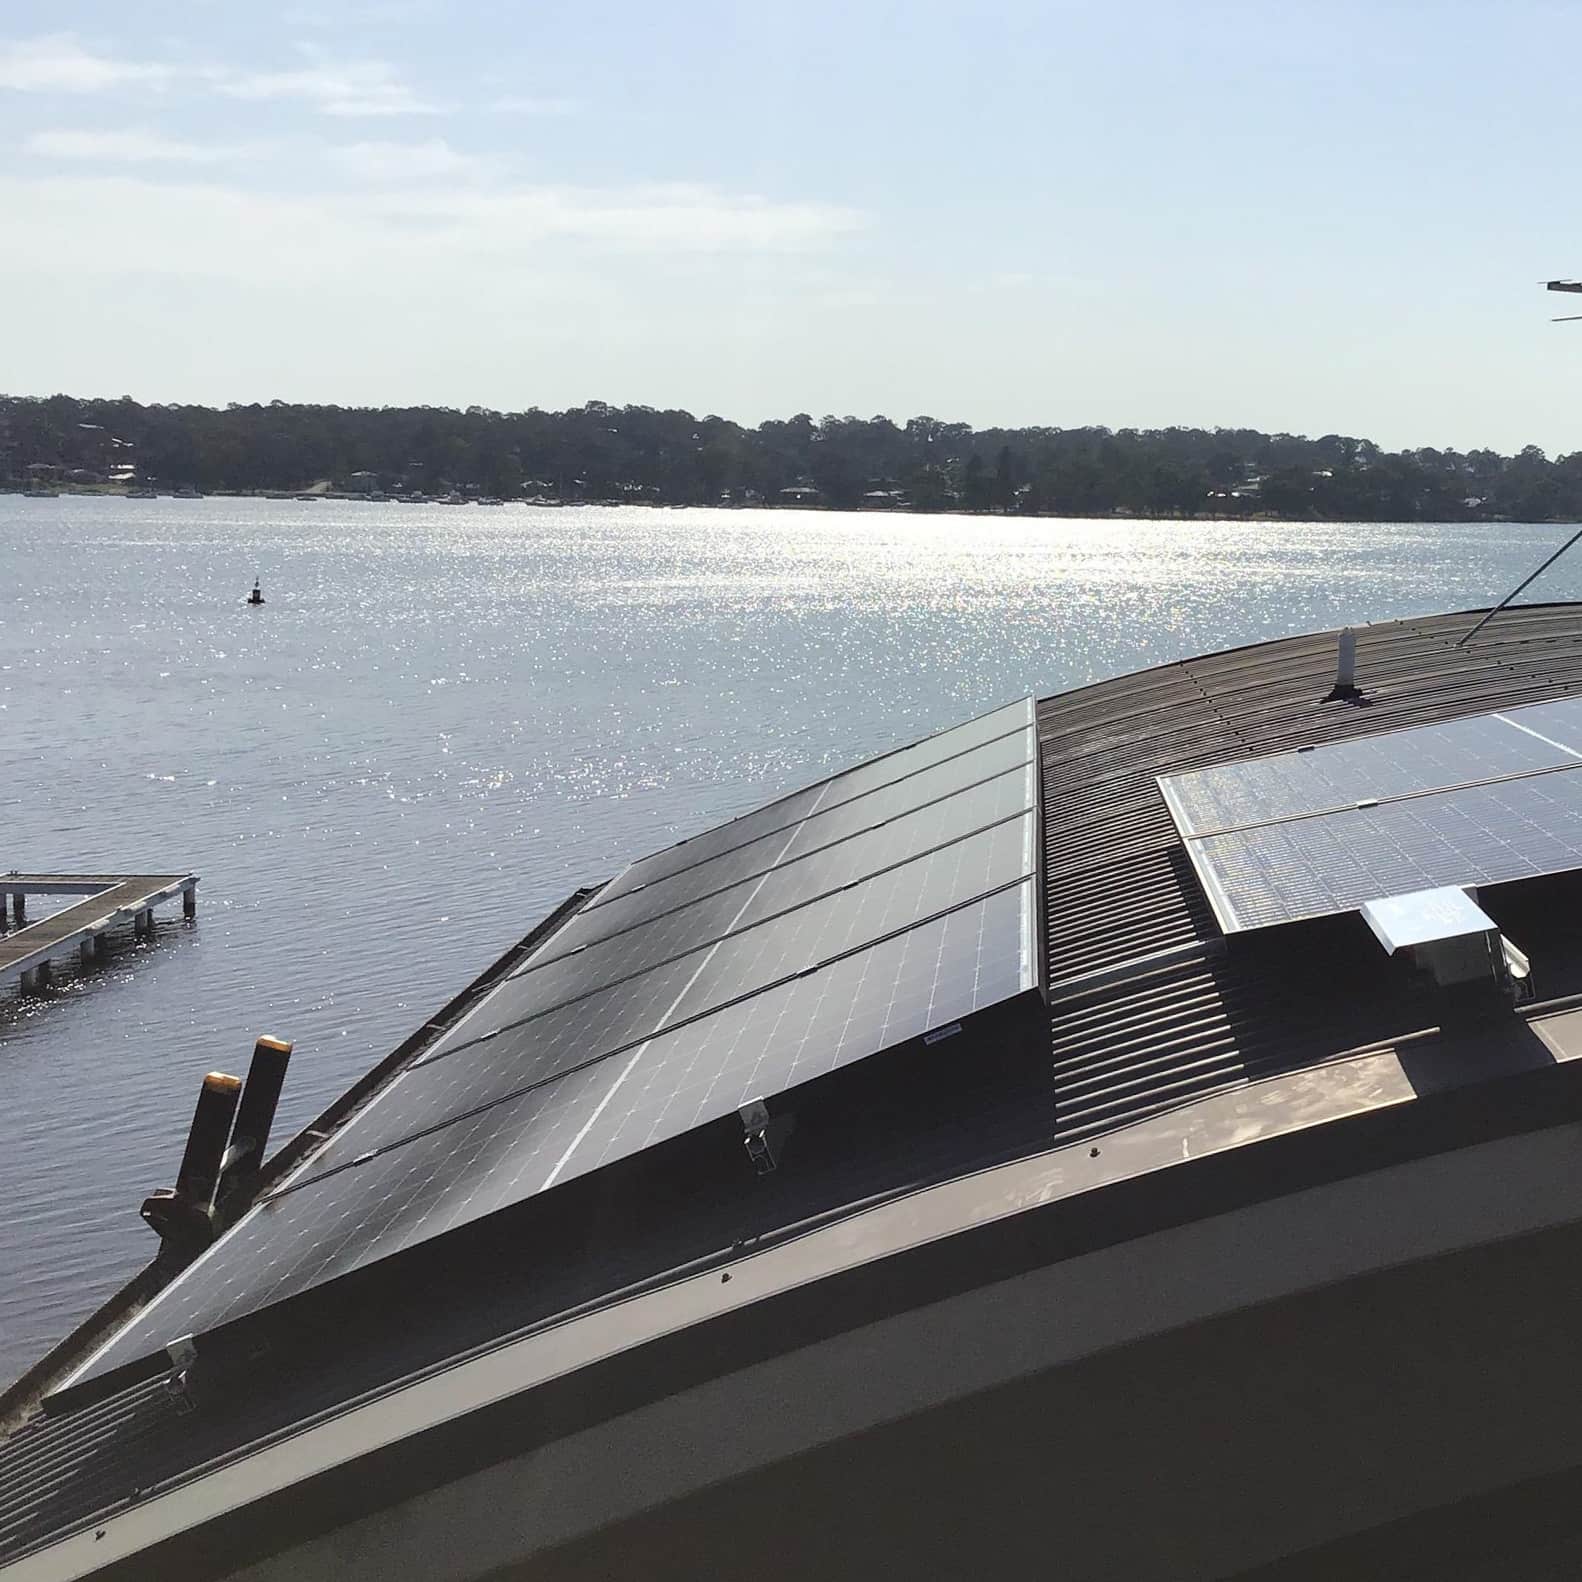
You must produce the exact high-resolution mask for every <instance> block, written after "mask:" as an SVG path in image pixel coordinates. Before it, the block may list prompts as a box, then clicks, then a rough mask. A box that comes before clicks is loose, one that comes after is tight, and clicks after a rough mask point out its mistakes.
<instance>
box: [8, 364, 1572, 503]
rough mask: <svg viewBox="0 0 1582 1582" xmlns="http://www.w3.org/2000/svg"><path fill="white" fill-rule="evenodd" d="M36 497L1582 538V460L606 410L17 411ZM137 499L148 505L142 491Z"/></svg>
mask: <svg viewBox="0 0 1582 1582" xmlns="http://www.w3.org/2000/svg"><path fill="white" fill-rule="evenodd" d="M6 484H10V485H11V486H12V487H13V488H14V489H17V490H23V491H26V492H29V493H35V494H48V493H52V492H55V491H57V490H58V491H60V492H63V493H64V492H67V491H70V492H73V493H86V494H96V493H98V494H102V493H116V492H119V493H135V492H141V491H143V490H157V491H158V492H159V493H161V494H175V495H178V496H186V497H189V498H190V497H192V496H193V495H197V494H212V495H225V496H230V497H235V498H241V499H290V498H293V497H296V498H305V499H368V498H371V499H375V500H390V501H396V500H406V499H408V498H412V497H421V498H422V499H423V500H425V501H434V502H438V503H444V504H458V505H459V504H465V503H468V502H469V501H474V500H475V501H477V502H478V503H480V504H494V503H498V502H504V501H508V500H510V501H515V500H525V501H527V502H529V503H533V504H539V505H549V506H556V505H564V506H572V505H579V504H582V505H593V504H600V505H662V506H670V507H677V508H679V507H686V506H719V507H766V508H771V509H780V508H790V509H804V510H817V509H826V510H839V511H849V510H859V511H873V512H876V513H878V512H896V511H915V512H919V513H923V514H929V515H933V514H959V515H965V516H1033V517H1053V518H1064V519H1078V520H1093V519H1105V518H1121V519H1126V518H1136V519H1139V520H1149V521H1170V520H1181V521H1221V520H1246V521H1258V522H1308V521H1317V522H1358V521H1375V522H1411V521H1415V522H1493V523H1498V522H1508V521H1522V522H1546V521H1556V522H1564V521H1576V520H1582V453H1578V454H1577V455H1575V456H1561V457H1557V458H1554V459H1551V458H1550V457H1548V456H1546V455H1545V454H1544V452H1543V451H1541V450H1539V449H1538V448H1537V447H1535V446H1528V447H1527V448H1526V449H1524V450H1522V451H1521V452H1519V453H1518V454H1517V455H1515V456H1502V455H1500V454H1498V453H1497V452H1495V451H1493V450H1488V449H1478V450H1470V451H1466V452H1461V451H1454V450H1435V449H1431V448H1422V449H1417V450H1406V451H1397V452H1387V451H1384V450H1383V449H1381V448H1380V447H1379V446H1378V445H1375V444H1374V443H1373V442H1372V441H1370V440H1365V439H1358V438H1355V437H1352V436H1348V435H1343V434H1324V435H1321V436H1319V437H1318V438H1316V439H1313V438H1308V437H1307V436H1305V435H1300V434H1266V433H1263V432H1260V431H1259V430H1256V429H1227V428H1213V429H1205V428H1166V429H1109V428H1098V427H1089V428H1074V429H1062V428H1052V427H1025V428H987V429H974V428H972V427H971V426H970V425H968V424H965V423H951V422H945V421H942V420H940V419H937V418H933V417H926V416H923V417H913V418H909V419H907V420H906V421H905V422H904V423H896V422H893V421H891V420H890V419H889V418H887V417H883V416H879V417H871V418H858V417H835V416H826V417H822V418H816V419H815V418H813V417H811V416H810V415H809V414H807V413H805V412H801V413H797V414H796V415H795V416H793V417H790V418H784V419H771V420H768V421H766V422H762V423H759V424H757V425H756V426H753V427H749V426H745V425H743V424H740V423H736V422H732V421H731V420H729V419H726V418H721V417H716V416H712V415H711V416H705V417H697V416H695V415H694V414H692V413H690V412H686V411H681V410H659V409H656V408H653V407H643V406H624V407H617V406H611V405H609V404H607V403H605V402H601V401H590V402H588V403H586V404H585V405H584V406H581V407H575V408H570V409H568V410H566V411H561V412H550V411H543V410H541V409H538V408H529V409H528V410H526V411H517V412H496V411H490V410H487V409H485V408H482V407H468V408H467V409H466V410H464V411H461V410H456V409H454V408H446V407H405V408H400V407H379V408H373V407H333V406H308V405H302V404H293V403H290V402H281V401H272V402H269V403H267V404H254V405H246V406H244V405H239V404H236V405H230V406H226V407H202V406H174V405H157V404H156V405H144V404H142V403H140V402H137V401H133V400H132V399H130V398H129V397H123V398H121V399H119V400H79V399H77V398H76V397H73V396H65V395H59V396H48V397H43V398H33V397H17V396H0V486H4V485H6ZM134 486H135V487H134Z"/></svg>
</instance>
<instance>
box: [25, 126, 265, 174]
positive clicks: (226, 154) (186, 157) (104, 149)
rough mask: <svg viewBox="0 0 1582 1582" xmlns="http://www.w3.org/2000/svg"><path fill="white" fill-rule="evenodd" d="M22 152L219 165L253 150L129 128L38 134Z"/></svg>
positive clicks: (54, 156)
mask: <svg viewBox="0 0 1582 1582" xmlns="http://www.w3.org/2000/svg"><path fill="white" fill-rule="evenodd" d="M22 151H23V152H24V153H26V154H34V155H37V156H39V157H41V158H44V159H71V160H84V161H91V162H93V163H96V164H118V165H140V164H177V165H215V164H219V163H221V162H222V161H224V160H227V159H232V158H235V157H236V156H237V155H239V154H243V153H247V152H250V151H251V150H250V149H247V148H244V147H242V146H241V145H233V146H227V145H224V144H218V143H192V142H187V141H184V140H183V139H180V138H174V137H165V136H163V135H162V134H161V133H159V132H148V131H143V130H141V129H139V128H136V127H129V128H126V129H125V130H123V131H117V132H81V131H71V130H60V131H53V132H34V133H33V134H32V135H31V136H29V137H27V138H25V139H24V140H23V143H22Z"/></svg>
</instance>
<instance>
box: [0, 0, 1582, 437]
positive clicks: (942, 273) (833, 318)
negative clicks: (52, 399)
mask: <svg viewBox="0 0 1582 1582" xmlns="http://www.w3.org/2000/svg"><path fill="white" fill-rule="evenodd" d="M1579 59H1582V6H1578V5H1575V4H1569V5H1562V4H1547V5H1541V4H1527V3H1520V0H1506V3H1503V4H1464V5H1463V4H1454V3H1445V0H1440V3H1435V4H1411V3H1389V0H1373V3H1368V4H1360V3H1344V0H1341V3H1337V0H1327V3H1314V0H1259V3H1256V4H1212V3H1209V4H1186V3H1180V4H1163V3H1142V0H1113V3H1109V4H1047V5H1034V4H1020V3H1010V4H996V3H988V4H975V5H973V6H971V7H970V8H969V7H967V6H965V5H961V4H957V5H950V6H943V5H936V4H930V3H926V0H925V3H917V0H914V3H911V4H906V5H893V6H883V5H875V4H864V3H862V0H846V3H836V4H825V3H823V0H813V3H807V0H798V3H796V4H794V5H792V4H766V3H741V4H693V3H688V0H678V3H676V4H673V5H655V4H652V3H651V0H648V3H643V4H636V3H631V0H611V3H606V4H602V5H601V4H597V3H590V0H580V3H567V4H559V3H557V4H508V3H504V0H501V3H493V4H481V3H480V4H468V3H466V0H452V3H450V4H440V3H437V0H300V3H297V4H291V5H284V6H282V5H268V4H262V3H261V4H257V5H254V6H240V5H234V4H231V3H229V0H209V3H203V0H168V3H164V4H139V3H136V0H130V3H128V0H117V3H114V4H111V3H107V0H95V3H90V4H72V3H70V0H65V3H62V0H7V3H6V4H5V5H4V7H3V8H0V146H3V147H4V149H5V158H4V161H3V163H0V303H3V304H4V308H3V317H0V389H3V390H6V391H10V392H14V393H47V392H49V391H52V390H57V389H66V390H70V391H73V392H76V393H80V394H106V395H115V394H121V393H123V392H125V393H130V394H132V395H135V396H138V397H140V398H143V399H165V400H203V401H226V400H257V399H268V398H271V397H280V398H287V399H320V400H330V401H347V402H370V403H376V404H377V403H385V402H390V403H396V402H410V401H427V402H434V403H443V404H456V405H466V404H469V403H473V402H476V403H480V404H483V405H487V406H497V407H508V408H516V407H523V406H530V405H538V406H553V407H558V406H564V405H568V404H573V403H578V402H581V401H585V400H588V399H590V398H594V397H597V398H600V399H603V400H608V401H613V402H626V401H640V402H647V403H651V404H654V405H666V406H668V405H675V406H686V407H690V408H692V409H694V410H697V411H699V412H703V411H711V412H719V413H721V414H724V415H726V416H731V417H737V418H741V419H744V420H750V421H756V420H758V419H760V418H762V417H766V416H772V415H783V414H789V413H792V412H796V411H799V410H800V411H809V412H812V413H814V414H815V415H816V414H820V413H823V412H839V413H847V412H851V413H858V414H861V415H864V416H867V415H870V414H872V413H875V412H886V413H889V414H891V415H893V416H895V417H897V418H904V417H906V416H908V415H910V414H914V413H918V412H929V413H932V414H934V415H936V416H939V417H943V418H953V419H954V418H960V419H965V420H967V421H970V422H974V423H979V424H983V423H994V422H1002V423H1030V422H1038V423H1054V424H1061V425H1075V424H1082V423H1107V424H1110V425H1113V426H1116V427H1122V426H1138V427H1145V426H1154V425H1160V424H1168V423H1191V424H1246V425H1251V426H1254V427H1258V428H1266V429H1290V430H1294V431H1302V432H1308V433H1314V434H1318V433H1324V432H1328V431H1331V430H1339V431H1342V432H1347V433H1355V434H1363V435H1367V436H1369V437H1372V438H1375V439H1377V440H1379V441H1380V442H1381V443H1384V444H1387V445H1391V446H1396V445H1408V444H1410V445H1417V444H1451V445H1458V446H1471V445H1477V444H1492V445H1495V446H1498V447H1500V448H1502V449H1509V448H1511V447H1515V446H1519V445H1521V444H1523V443H1526V442H1528V441H1532V442H1536V443H1538V444H1541V445H1543V446H1545V447H1546V448H1547V449H1549V450H1551V451H1566V450H1572V449H1578V448H1582V433H1579V432H1578V427H1579V425H1578V412H1577V407H1578V403H1577V400H1576V396H1577V388H1578V383H1579V376H1582V324H1577V325H1551V324H1549V322H1548V318H1549V315H1550V314H1551V313H1553V312H1563V311H1565V308H1566V305H1567V303H1568V302H1569V303H1570V304H1571V305H1572V306H1573V307H1575V309H1576V310H1577V311H1582V299H1578V298H1569V299H1568V298H1565V297H1547V296H1546V295H1545V294H1544V293H1543V292H1542V291H1540V290H1538V289H1537V288H1536V286H1535V282H1537V281H1538V280H1540V279H1542V278H1544V277H1545V276H1548V275H1551V274H1564V273H1567V272H1569V271H1575V272H1577V273H1579V274H1582V237H1578V236H1577V235H1576V229H1577V226H1576V219H1575V200H1574V193H1575V183H1576V173H1577V150H1578V147H1579V140H1578V137H1577V123H1578V120H1579V112H1578V108H1577V106H1578V103H1579V96H1578V94H1577V90H1576V71H1577V62H1578V60H1579Z"/></svg>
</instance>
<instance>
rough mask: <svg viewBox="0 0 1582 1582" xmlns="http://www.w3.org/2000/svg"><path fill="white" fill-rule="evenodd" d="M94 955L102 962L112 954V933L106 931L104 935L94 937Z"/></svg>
mask: <svg viewBox="0 0 1582 1582" xmlns="http://www.w3.org/2000/svg"><path fill="white" fill-rule="evenodd" d="M93 953H94V955H95V956H97V957H98V959H99V960H100V961H103V960H104V958H105V957H106V956H108V955H109V954H110V931H109V929H106V930H105V931H104V932H103V933H102V934H95V935H94V936H93Z"/></svg>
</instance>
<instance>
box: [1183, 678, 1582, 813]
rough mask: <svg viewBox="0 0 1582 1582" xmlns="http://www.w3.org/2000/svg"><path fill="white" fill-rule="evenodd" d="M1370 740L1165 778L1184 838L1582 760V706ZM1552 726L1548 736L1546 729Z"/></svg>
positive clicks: (1510, 713)
mask: <svg viewBox="0 0 1582 1582" xmlns="http://www.w3.org/2000/svg"><path fill="white" fill-rule="evenodd" d="M1536 708H1537V709H1538V710H1542V711H1546V712H1544V713H1542V714H1535V711H1534V709H1530V708H1529V709H1511V710H1506V711H1504V712H1503V713H1499V714H1483V715H1477V716H1474V717H1473V718H1470V719H1462V720H1448V721H1445V722H1443V723H1442V724H1436V725H1425V726H1419V727H1417V728H1415V729H1411V730H1404V731H1391V732H1388V733H1385V734H1383V735H1379V736H1364V737H1362V738H1360V739H1358V740H1356V741H1349V742H1337V743H1334V744H1332V745H1326V746H1322V747H1313V748H1311V749H1300V750H1298V751H1296V752H1287V753H1278V754H1275V755H1274V756H1273V757H1269V758H1255V759H1252V760H1251V761H1249V762H1246V763H1234V764H1216V765H1215V766H1214V767H1213V768H1210V769H1199V770H1195V771H1193V772H1191V773H1189V774H1180V775H1165V776H1161V777H1160V781H1159V786H1160V789H1161V791H1162V792H1163V793H1164V797H1165V801H1166V803H1167V805H1168V806H1169V808H1170V811H1171V814H1172V815H1173V817H1174V818H1175V821H1176V825H1177V827H1178V828H1179V829H1180V831H1181V833H1182V835H1183V836H1186V837H1188V838H1190V837H1192V836H1194V835H1205V834H1208V833H1210V832H1212V831H1214V830H1221V829H1235V828H1238V827H1239V826H1241V825H1244V824H1267V823H1272V822H1274V821H1276V820H1279V819H1284V818H1294V817H1297V816H1298V815H1301V814H1309V813H1322V812H1327V811H1333V810H1335V809H1339V808H1345V807H1352V806H1354V805H1355V804H1356V803H1357V802H1358V801H1361V800H1363V799H1365V798H1377V799H1379V800H1381V801H1382V800H1384V799H1385V798H1387V797H1398V796H1410V795H1413V794H1415V793H1419V792H1424V791H1435V790H1442V789H1445V788H1446V787H1449V786H1457V785H1472V784H1477V783H1479V782H1482V781H1487V780H1494V779H1498V778H1503V777H1506V776H1510V775H1523V774H1530V773H1532V772H1533V771H1534V770H1539V769H1558V768H1563V767H1569V766H1570V765H1572V764H1575V763H1577V762H1579V761H1582V750H1579V749H1578V748H1575V747H1573V746H1572V745H1570V743H1569V742H1568V741H1567V740H1566V739H1565V738H1564V737H1561V736H1557V735H1555V734H1554V732H1555V731H1556V729H1564V730H1567V731H1568V732H1570V734H1571V736H1572V738H1573V739H1574V740H1576V741H1578V742H1582V699H1570V698H1568V699H1565V700H1563V705H1562V706H1559V707H1557V706H1556V705H1550V704H1539V705H1536ZM1545 726H1547V727H1548V730H1543V727H1545Z"/></svg>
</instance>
